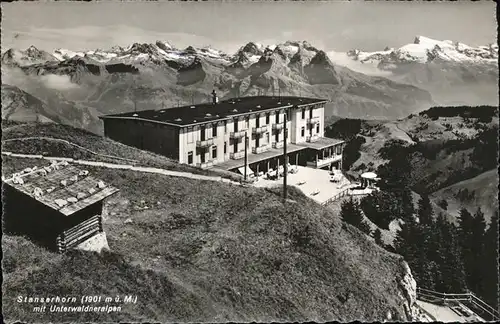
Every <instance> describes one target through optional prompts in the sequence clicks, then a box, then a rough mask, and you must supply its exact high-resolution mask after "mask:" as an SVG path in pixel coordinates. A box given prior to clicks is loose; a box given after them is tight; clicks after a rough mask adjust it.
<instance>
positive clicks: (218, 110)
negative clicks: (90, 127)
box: [100, 96, 327, 126]
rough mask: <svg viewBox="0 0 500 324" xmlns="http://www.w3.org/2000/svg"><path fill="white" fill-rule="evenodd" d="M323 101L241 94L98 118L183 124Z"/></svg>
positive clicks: (323, 100)
mask: <svg viewBox="0 0 500 324" xmlns="http://www.w3.org/2000/svg"><path fill="white" fill-rule="evenodd" d="M323 102H327V100H325V99H316V98H302V97H283V96H282V97H268V96H256V97H241V98H234V99H229V100H224V101H220V102H218V103H217V104H212V103H211V102H209V103H203V104H198V105H192V106H182V107H176V108H167V109H160V110H142V111H136V112H133V111H132V112H127V113H122V114H114V115H104V116H101V117H100V118H101V119H109V118H126V119H138V120H141V119H142V120H148V121H153V122H159V123H167V124H172V125H176V126H187V125H191V124H200V123H206V122H210V121H216V120H223V119H228V118H230V117H232V116H237V115H242V114H249V113H255V112H259V111H265V110H268V109H277V108H287V107H293V106H301V105H310V104H317V103H323Z"/></svg>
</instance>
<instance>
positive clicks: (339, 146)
mask: <svg viewBox="0 0 500 324" xmlns="http://www.w3.org/2000/svg"><path fill="white" fill-rule="evenodd" d="M340 154H342V145H337V155H340Z"/></svg>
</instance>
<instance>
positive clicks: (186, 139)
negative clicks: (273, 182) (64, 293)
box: [101, 93, 344, 170]
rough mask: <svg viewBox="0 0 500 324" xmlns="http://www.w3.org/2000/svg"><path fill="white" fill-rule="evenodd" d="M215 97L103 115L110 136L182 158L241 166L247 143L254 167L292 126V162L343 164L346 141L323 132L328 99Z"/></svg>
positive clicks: (278, 149)
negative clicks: (205, 101) (206, 101)
mask: <svg viewBox="0 0 500 324" xmlns="http://www.w3.org/2000/svg"><path fill="white" fill-rule="evenodd" d="M213 96H214V98H213V102H212V103H211V104H203V105H197V106H189V107H180V108H172V109H166V110H160V111H143V112H135V113H126V114H120V115H109V116H102V117H101V118H102V120H103V121H104V130H105V136H107V137H110V138H112V139H114V140H117V141H119V142H122V143H124V144H127V145H131V146H134V147H138V148H140V149H145V150H148V151H152V152H155V153H159V154H162V155H164V156H167V157H170V158H172V159H175V160H176V161H178V162H180V163H184V164H188V165H193V166H197V167H200V168H209V167H212V166H219V167H222V168H224V169H228V170H236V169H238V168H240V167H241V166H242V165H241V164H242V163H243V162H244V161H243V160H244V157H245V146H246V152H247V158H248V161H249V165H250V167H252V164H254V162H253V161H255V162H259V161H260V160H267V159H272V158H273V157H278V156H280V154H282V150H283V146H284V141H285V130H287V134H288V135H287V136H286V142H287V144H288V146H289V152H290V154H291V155H292V156H291V157H292V159H291V160H290V161H291V162H292V163H297V164H301V165H307V166H310V167H317V168H323V167H325V168H329V167H332V166H333V167H336V168H339V169H340V168H341V160H342V147H343V145H344V143H343V141H339V140H335V139H329V138H325V137H324V108H325V104H326V103H327V101H326V100H321V99H311V98H297V97H280V98H275V97H244V98H238V99H231V100H227V101H222V102H218V99H217V97H216V95H215V93H214V94H213ZM189 113H191V114H190V115H189ZM285 120H286V124H285ZM261 170H262V169H261Z"/></svg>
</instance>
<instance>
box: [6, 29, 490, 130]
mask: <svg viewBox="0 0 500 324" xmlns="http://www.w3.org/2000/svg"><path fill="white" fill-rule="evenodd" d="M345 56H346V57H347V58H348V59H349V60H351V61H352V62H355V63H359V64H369V65H372V66H374V68H376V69H378V70H380V71H383V72H385V74H384V77H381V76H376V75H369V74H364V73H360V72H356V71H353V70H351V69H349V68H346V67H344V66H341V65H339V64H337V63H336V62H335V55H332V53H326V52H324V51H322V50H319V49H317V48H316V47H314V46H312V45H311V44H309V43H308V42H306V41H288V42H285V43H283V44H278V45H271V46H264V45H262V44H258V43H253V42H250V43H248V44H246V45H244V46H242V47H241V48H240V49H239V50H238V51H237V52H236V53H235V54H227V53H224V52H222V51H219V50H216V49H213V48H209V47H206V48H196V47H193V46H189V47H187V48H185V49H177V48H175V47H174V46H173V45H171V44H169V43H167V42H161V41H157V42H156V43H154V44H139V43H134V44H132V45H130V46H128V47H118V46H115V47H112V48H111V49H108V50H92V51H84V52H75V51H71V50H65V49H57V50H55V51H54V52H53V53H48V52H46V51H43V50H39V49H37V48H36V47H34V46H31V47H30V48H28V49H26V50H17V49H9V50H8V51H6V52H4V53H3V54H2V79H3V83H5V84H9V85H11V86H15V87H18V88H19V89H20V90H22V91H25V92H27V93H29V94H31V95H33V96H35V97H37V98H39V99H40V100H41V101H42V102H44V103H46V104H48V103H49V102H50V105H51V106H54V105H55V106H59V105H62V106H63V107H64V109H55V110H58V111H60V113H61V114H63V115H64V116H62V117H64V119H70V120H71V119H72V118H80V120H78V121H76V123H77V124H78V125H79V126H80V125H83V127H85V128H87V129H91V130H93V131H96V130H98V129H99V122H98V121H97V120H96V118H95V116H97V115H99V114H106V113H116V112H124V111H130V110H133V109H138V110H143V109H160V108H162V107H169V106H176V105H182V104H190V103H199V102H204V101H207V100H209V98H210V93H211V91H212V90H213V89H215V90H216V91H217V92H218V93H219V96H220V97H221V98H229V97H236V96H250V95H257V94H260V95H275V96H278V95H280V94H281V95H296V96H308V97H322V98H326V99H329V100H330V103H329V104H328V106H327V110H326V115H327V117H330V116H340V117H351V118H365V119H395V118H402V117H405V116H407V115H409V114H411V113H414V112H417V111H421V110H424V109H427V108H428V107H429V106H430V105H433V104H436V103H437V104H456V103H457V101H458V102H459V104H470V105H473V104H492V103H494V104H496V103H497V102H498V100H497V92H496V88H497V86H496V82H497V79H498V64H497V63H496V61H497V58H498V46H496V45H490V46H482V47H479V48H472V47H469V46H466V45H464V44H461V43H457V44H453V43H452V42H449V41H444V42H439V41H434V40H431V39H429V38H425V37H417V38H416V40H415V42H414V44H409V45H405V46H403V47H401V48H399V49H387V50H385V51H381V52H373V53H367V52H362V51H359V50H353V51H349V52H348V53H345ZM11 89H12V88H11ZM493 89H495V90H493ZM3 91H4V89H3V88H2V93H3ZM26 108H27V109H29V107H26ZM82 110H83V112H82ZM11 115H12V114H11ZM78 116H79V117H78ZM47 117H48V116H47ZM48 118H50V117H48ZM73 125H75V124H73Z"/></svg>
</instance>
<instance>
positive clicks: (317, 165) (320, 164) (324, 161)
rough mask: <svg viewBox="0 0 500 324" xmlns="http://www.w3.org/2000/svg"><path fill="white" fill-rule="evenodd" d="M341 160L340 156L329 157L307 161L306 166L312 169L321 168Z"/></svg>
mask: <svg viewBox="0 0 500 324" xmlns="http://www.w3.org/2000/svg"><path fill="white" fill-rule="evenodd" d="M341 160H342V155H340V154H339V155H331V156H328V157H325V158H322V159H320V158H318V159H317V160H316V161H308V162H307V166H308V167H313V168H322V167H325V166H327V165H329V164H330V163H332V162H337V161H341Z"/></svg>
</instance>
